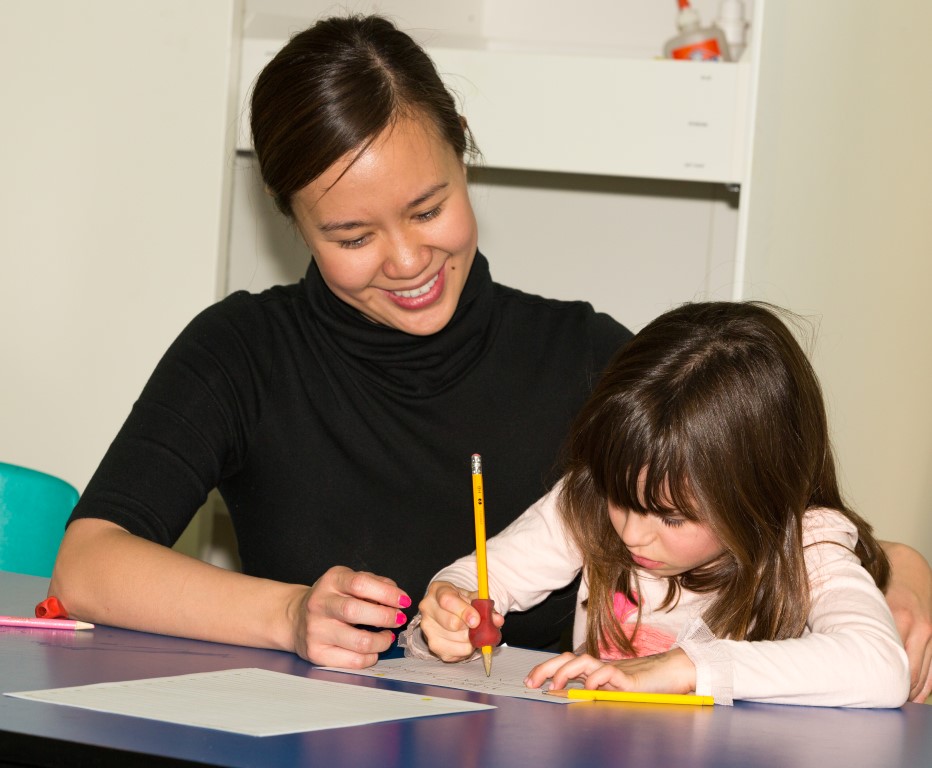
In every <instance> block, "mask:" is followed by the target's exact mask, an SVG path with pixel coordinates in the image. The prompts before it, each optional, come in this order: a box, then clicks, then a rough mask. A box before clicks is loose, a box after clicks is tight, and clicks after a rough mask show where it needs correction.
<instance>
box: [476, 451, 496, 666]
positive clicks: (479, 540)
mask: <svg viewBox="0 0 932 768" xmlns="http://www.w3.org/2000/svg"><path fill="white" fill-rule="evenodd" d="M471 465H472V501H473V513H474V517H475V523H476V571H477V576H478V579H479V598H478V599H479V600H486V601H487V600H488V599H489V571H488V563H487V562H486V559H485V501H484V499H483V496H482V457H481V456H480V455H479V454H478V453H474V454H473V455H472V461H471ZM488 621H489V622H490V623H491V621H492V615H491V612H489V613H488ZM477 629H478V627H477ZM482 663H483V664H484V665H485V674H486V677H489V676H490V675H491V674H492V646H491V645H483V646H482Z"/></svg>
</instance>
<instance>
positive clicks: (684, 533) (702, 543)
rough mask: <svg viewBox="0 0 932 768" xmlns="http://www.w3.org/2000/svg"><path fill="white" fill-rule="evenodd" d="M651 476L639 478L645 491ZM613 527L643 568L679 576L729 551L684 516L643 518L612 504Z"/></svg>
mask: <svg viewBox="0 0 932 768" xmlns="http://www.w3.org/2000/svg"><path fill="white" fill-rule="evenodd" d="M646 474H647V472H646V470H641V474H640V477H639V478H638V483H639V486H641V487H643V484H644V479H645V476H646ZM608 516H609V519H610V520H611V521H612V526H613V527H614V529H615V532H616V533H617V534H618V536H619V538H620V539H621V540H622V542H623V543H624V545H625V546H626V547H627V548H628V551H629V552H630V553H631V557H632V558H633V560H634V562H635V563H636V564H637V565H638V567H639V568H642V569H643V570H645V571H650V572H651V573H653V574H656V575H657V576H676V575H678V574H680V573H685V572H686V571H690V570H692V569H693V568H698V567H699V566H701V565H705V564H706V563H710V562H712V561H713V560H714V559H715V558H717V557H718V556H719V555H721V554H722V552H724V551H725V548H724V547H723V546H722V545H721V543H720V542H719V540H718V539H717V538H716V537H715V536H714V535H713V534H712V532H711V531H710V530H709V529H708V527H707V526H706V525H704V524H702V523H697V522H695V521H693V520H687V519H686V518H685V517H683V516H681V515H676V514H673V515H655V514H651V513H647V514H642V513H640V512H633V511H631V510H624V509H620V508H619V507H616V506H615V505H613V504H612V503H611V502H609V503H608Z"/></svg>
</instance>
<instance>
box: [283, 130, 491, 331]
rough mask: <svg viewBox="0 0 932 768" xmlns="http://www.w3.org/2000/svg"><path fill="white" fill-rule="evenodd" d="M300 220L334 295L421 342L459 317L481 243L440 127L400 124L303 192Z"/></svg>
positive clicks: (298, 201)
mask: <svg viewBox="0 0 932 768" xmlns="http://www.w3.org/2000/svg"><path fill="white" fill-rule="evenodd" d="M292 208H293V210H294V215H295V220H296V223H297V226H298V229H299V230H300V232H301V234H302V235H303V237H304V241H305V242H306V243H307V245H308V248H309V249H310V251H311V253H312V254H313V257H314V259H315V260H316V261H317V264H318V266H319V267H320V273H321V275H322V276H323V278H324V281H325V282H326V283H327V285H328V286H329V288H330V290H331V291H333V293H334V294H335V295H336V296H337V297H339V298H340V299H341V300H342V301H344V302H346V303H347V304H349V305H350V306H353V307H355V308H356V309H358V310H359V311H360V312H361V313H362V314H363V315H364V316H365V317H367V318H369V319H370V320H372V321H373V322H375V323H380V324H382V325H386V326H389V327H391V328H396V329H397V330H400V331H404V332H406V333H410V334H414V335H417V336H426V335H429V334H432V333H436V332H437V331H440V330H441V329H442V328H443V327H444V326H446V324H447V323H448V322H449V321H450V318H451V317H452V316H453V312H454V311H455V310H456V306H457V303H458V302H459V298H460V295H461V294H462V292H463V286H464V285H465V283H466V277H467V276H468V274H469V269H470V267H471V266H472V262H473V258H474V256H475V253H476V246H477V242H478V232H477V227H476V218H475V215H474V213H473V210H472V205H471V204H470V202H469V194H468V190H467V186H466V166H465V165H464V164H463V162H462V160H461V159H460V158H459V157H457V156H456V154H455V153H454V151H453V150H452V148H451V147H450V146H449V145H448V144H447V143H446V142H444V141H443V140H442V139H440V138H439V137H438V136H437V135H436V133H435V131H433V130H432V128H431V127H429V126H427V125H426V124H425V123H423V121H420V120H416V119H401V120H399V121H398V122H397V123H396V124H395V125H394V126H392V127H390V128H388V129H386V131H385V132H383V133H382V134H381V135H380V136H378V137H377V138H376V139H375V141H373V142H372V144H371V145H370V146H369V147H368V148H367V149H366V150H365V152H363V153H362V154H361V155H359V157H356V153H355V152H350V153H348V154H347V155H346V156H344V157H343V158H341V159H340V160H339V161H338V162H336V163H334V165H333V166H331V167H330V168H328V169H327V171H326V172H324V173H323V174H322V175H321V176H320V177H319V178H317V179H315V180H314V181H313V182H311V183H310V184H308V185H307V186H306V187H305V188H304V189H302V190H300V191H299V192H298V193H297V194H295V196H294V198H293V200H292Z"/></svg>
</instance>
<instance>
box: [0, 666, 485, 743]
mask: <svg viewBox="0 0 932 768" xmlns="http://www.w3.org/2000/svg"><path fill="white" fill-rule="evenodd" d="M6 695H7V696H13V697H15V698H20V699H31V700H33V701H45V702H49V703H51V704H64V705H67V706H71V707H80V708H82V709H93V710H95V711H97V712H110V713H112V714H117V715H131V716H133V717H144V718H148V719H150V720H162V721H165V722H169V723H180V724H182V725H193V726H196V727H199V728H213V729H216V730H220V731H230V732H232V733H241V734H244V735H247V736H278V735H281V734H285V733H300V732H302V731H319V730H323V729H325V728H345V727H347V726H351V725H364V724H366V723H381V722H385V721H388V720H403V719H407V718H411V717H428V716H431V715H446V714H452V713H455V712H473V711H477V710H483V709H495V707H493V706H489V705H487V704H476V703H474V702H471V701H459V700H456V699H443V698H437V697H434V696H423V695H420V694H413V693H401V692H399V691H386V690H381V689H378V688H367V687H366V686H361V685H347V684H345V683H334V682H330V681H327V680H309V679H307V678H305V677H297V676H296V675H286V674H284V673H282V672H271V671H269V670H266V669H228V670H224V671H221V672H199V673H196V674H191V675H178V676H175V677H156V678H151V679H148V680H127V681H125V682H119V683H98V684H96V685H82V686H76V687H73V688H53V689H49V690H43V691H20V692H16V693H7V694H6Z"/></svg>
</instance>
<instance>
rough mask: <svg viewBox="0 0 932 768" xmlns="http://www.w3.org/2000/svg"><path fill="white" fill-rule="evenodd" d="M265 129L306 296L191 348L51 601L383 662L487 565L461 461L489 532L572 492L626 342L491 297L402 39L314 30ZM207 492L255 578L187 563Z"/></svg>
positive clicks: (295, 57)
mask: <svg viewBox="0 0 932 768" xmlns="http://www.w3.org/2000/svg"><path fill="white" fill-rule="evenodd" d="M252 130H253V137H254V145H255V147H256V152H257V155H258V159H259V164H260V167H261V169H262V175H263V180H264V182H265V184H266V186H267V187H268V189H269V191H270V193H271V194H272V195H273V196H274V198H275V200H276V203H277V204H278V206H279V208H280V209H281V210H282V211H283V212H284V213H285V214H286V215H288V216H290V217H292V218H293V220H294V223H295V226H296V227H297V228H298V230H299V231H300V232H301V234H302V236H303V237H304V239H305V241H306V243H307V245H308V248H309V250H310V252H311V254H312V256H313V259H312V262H311V265H310V267H309V269H308V273H307V277H306V279H305V280H304V281H302V282H301V283H299V284H298V285H293V286H286V287H279V288H274V289H272V290H270V291H266V292H265V293H263V294H259V295H249V294H245V293H237V294H234V295H232V296H230V297H228V298H227V299H225V300H223V301H221V302H219V303H218V304H216V305H215V306H213V307H210V308H209V309H207V310H206V311H205V312H203V313H202V314H201V315H199V316H198V317H197V318H196V319H195V320H194V321H193V322H192V323H191V325H190V326H189V327H188V328H187V329H186V330H185V331H184V332H183V333H182V334H181V336H180V337H179V338H178V339H177V340H176V342H175V343H174V344H173V345H172V347H171V348H170V349H169V351H168V352H167V353H166V355H165V357H164V358H163V360H162V361H161V362H160V363H159V365H158V366H157V368H156V370H155V372H154V373H153V375H152V378H151V379H150V381H149V383H148V384H147V386H146V388H145V389H144V391H143V393H142V395H141V396H140V399H139V401H138V402H137V403H136V405H135V406H134V408H133V411H132V413H131V414H130V416H129V418H128V419H127V422H126V424H125V425H124V426H123V428H122V430H121V431H120V433H119V435H118V436H117V438H116V440H115V441H114V443H113V445H112V446H111V448H110V450H109V451H108V453H107V455H106V456H105V457H104V460H103V462H102V463H101V466H100V468H99V469H98V471H97V473H96V474H95V476H94V477H93V479H92V480H91V483H90V484H89V486H88V488H87V489H86V491H85V493H84V495H83V496H82V499H81V501H80V503H79V505H78V507H77V508H76V509H75V512H74V515H73V517H72V520H71V522H70V524H69V526H68V530H67V532H66V534H65V538H64V541H63V543H62V547H61V550H60V553H59V558H58V562H57V564H56V569H55V573H54V574H53V578H52V583H51V591H52V592H54V593H55V594H56V595H57V596H58V597H59V598H61V599H62V600H63V601H64V602H65V605H66V606H67V607H68V609H69V610H70V611H71V613H73V614H74V615H75V616H80V617H82V618H88V619H91V620H94V621H98V622H101V623H110V624H116V625H120V626H126V627H131V628H135V629H143V630H148V631H154V632H160V633H166V634H177V635H183V636H188V637H196V638H202V639H209V640H217V641H222V642H230V643H237V644H243V645H254V646H260V647H271V648H281V649H285V650H289V651H294V652H295V653H298V654H299V655H301V656H302V657H304V658H306V659H308V660H310V661H313V662H315V663H320V664H328V665H338V666H344V667H350V668H352V667H362V666H367V665H370V664H372V663H374V662H375V660H376V657H377V654H378V653H379V652H381V651H384V650H385V649H386V648H388V647H389V645H390V644H391V642H392V641H393V638H394V630H396V629H397V628H398V627H399V626H401V625H402V624H403V623H404V622H405V620H406V617H405V615H404V614H403V613H402V612H401V610H399V609H404V608H406V607H408V606H409V605H410V603H411V598H412V597H413V598H414V599H415V600H417V599H419V598H420V596H421V594H422V593H423V590H424V589H425V587H426V585H427V582H428V579H429V578H430V576H431V575H432V574H433V573H434V572H435V571H436V570H437V569H438V568H439V567H440V566H442V565H443V564H444V563H447V562H450V561H451V560H453V559H455V558H456V557H457V556H459V555H461V554H462V553H463V552H464V551H466V550H468V549H469V548H470V542H471V540H472V531H471V525H472V511H471V494H470V484H469V470H468V462H469V456H470V455H471V454H472V453H476V452H478V453H482V454H483V457H484V458H485V460H486V466H487V471H486V475H487V484H488V489H489V490H488V505H489V508H488V511H487V515H488V520H487V525H488V528H489V533H490V535H491V534H494V533H496V532H498V531H499V530H501V529H502V528H504V527H505V525H507V524H508V523H509V522H510V521H511V520H512V519H514V518H515V517H517V515H518V514H520V513H521V512H522V511H523V510H524V509H525V508H526V507H527V506H528V505H530V504H531V503H532V502H533V501H534V500H535V499H537V498H538V497H539V496H540V495H542V493H543V492H545V491H546V490H547V489H548V488H549V486H550V485H551V484H552V482H553V481H554V480H555V479H556V477H557V474H558V473H557V470H556V466H555V459H556V455H557V449H558V446H559V444H560V442H561V440H562V438H563V436H564V434H565V433H566V430H567V429H568V426H569V424H570V421H571V419H572V417H573V416H574V415H575V412H576V411H577V409H578V408H579V407H580V406H581V405H582V403H583V402H584V400H585V398H586V396H587V395H588V393H589V389H590V386H591V383H592V382H593V381H594V379H595V378H596V377H597V375H598V374H599V372H600V371H601V370H602V368H603V367H604V365H605V364H606V363H607V362H608V360H609V358H610V357H611V355H612V353H613V352H614V351H615V349H616V348H617V347H619V346H620V345H621V344H623V343H624V342H625V341H627V339H628V338H630V333H629V332H628V331H627V330H626V329H625V328H624V327H622V326H621V325H619V324H618V323H617V322H615V321H614V320H612V319H611V318H609V317H608V316H606V315H602V314H598V313H596V312H594V311H593V310H592V308H591V307H590V306H589V305H587V304H584V303H581V302H557V301H550V300H546V299H541V298H539V297H534V296H528V295H525V294H522V293H520V292H519V291H515V290H513V289H509V288H505V287H503V286H500V285H497V284H495V283H494V282H492V279H491V276H490V273H489V268H488V262H487V261H486V260H485V258H484V257H483V256H482V254H481V253H480V252H479V251H478V250H477V242H478V234H477V229H476V222H475V217H474V215H473V212H472V208H471V205H470V203H469V198H468V192H467V186H466V167H465V159H466V157H467V155H468V154H469V152H470V151H471V145H470V141H469V133H468V130H467V129H466V127H465V122H464V120H463V119H462V118H461V116H460V115H459V114H458V113H457V111H456V107H455V104H454V102H453V100H452V98H451V97H450V95H449V93H448V92H447V91H446V89H445V88H444V86H443V84H442V82H441V81H440V78H439V77H438V75H437V72H436V70H435V69H434V67H433V64H432V62H431V61H430V59H429V58H428V57H427V55H426V54H425V53H424V51H423V50H422V49H421V48H420V47H418V46H417V45H416V44H415V43H414V42H413V41H412V40H411V38H410V37H408V36H407V35H405V34H404V33H402V32H400V31H398V30H397V29H395V28H394V27H393V26H392V25H391V24H390V23H389V22H387V21H385V20H384V19H380V18H378V17H353V18H344V19H328V20H324V21H321V22H319V23H318V24H316V25H315V26H313V27H312V28H310V29H309V30H306V31H305V32H303V33H301V34H299V35H297V36H296V37H295V38H294V39H293V40H292V41H291V42H289V44H288V45H287V46H285V48H284V49H283V50H282V51H281V52H280V53H279V54H278V55H277V56H276V57H275V59H274V60H273V61H272V62H270V64H269V65H268V66H267V67H266V68H265V70H264V71H263V72H262V74H261V75H260V77H259V79H258V81H257V83H256V87H255V90H254V95H253V102H252ZM529 263H530V264H532V263H533V262H532V261H531V262H529ZM214 487H218V488H219V490H220V492H221V494H222V496H223V497H224V499H225V501H226V503H227V506H228V507H229V510H230V514H231V517H232V521H233V524H234V527H235V529H236V534H237V540H238V544H239V549H240V557H241V560H242V563H243V568H244V573H243V574H237V573H231V572H227V571H224V570H222V569H219V568H214V567H212V566H210V565H207V564H205V563H202V562H199V561H196V560H192V559H190V558H186V557H184V556H182V555H180V554H178V553H176V552H173V551H172V550H170V549H169V547H170V546H171V544H172V543H173V542H174V541H175V540H176V539H177V537H178V536H179V535H180V534H181V532H182V531H183V530H184V528H185V526H186V525H187V523H188V522H189V521H190V519H191V517H192V516H193V514H194V513H195V511H196V510H197V509H198V507H199V506H200V505H201V504H202V503H203V501H204V499H205V498H206V495H207V493H208V492H209V491H210V490H211V489H212V488H214ZM906 555H907V556H910V557H913V558H915V557H916V556H915V553H913V552H912V551H909V550H907V551H906ZM920 562H921V560H920ZM910 565H911V566H912V567H914V568H915V567H917V566H916V560H915V559H913V560H912V561H911V562H910ZM922 567H923V568H925V571H927V570H928V568H927V567H926V566H925V565H924V564H922ZM925 571H922V573H923V574H925ZM904 595H905V596H904V597H903V598H902V599H903V600H907V599H909V598H912V599H914V600H918V599H921V600H924V601H925V602H932V598H930V599H929V600H926V599H925V596H917V594H916V593H915V592H911V591H909V590H907V591H906V592H905V593H904ZM573 604H574V600H573V594H572V588H571V589H569V590H567V591H566V593H565V594H564V595H562V596H560V595H558V596H556V598H555V599H554V600H551V601H550V602H549V603H548V604H545V605H544V606H542V607H541V608H539V609H536V610H535V611H534V612H532V613H529V614H528V615H526V616H525V617H523V622H522V621H520V620H517V619H516V618H513V619H512V620H510V621H509V625H510V626H509V634H508V635H507V636H506V640H507V641H508V642H511V643H512V644H516V645H531V646H547V645H551V644H553V643H554V642H555V641H556V640H557V638H558V637H559V634H560V631H561V626H562V624H563V623H564V622H567V621H568V620H569V618H570V617H571V616H572V613H573ZM908 615H909V617H910V621H911V620H912V617H913V616H916V615H918V616H920V617H921V616H924V615H927V611H926V613H922V611H919V612H917V611H916V610H915V608H913V609H911V610H910V611H908ZM522 623H523V626H522ZM929 655H932V651H930V654H929Z"/></svg>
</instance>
